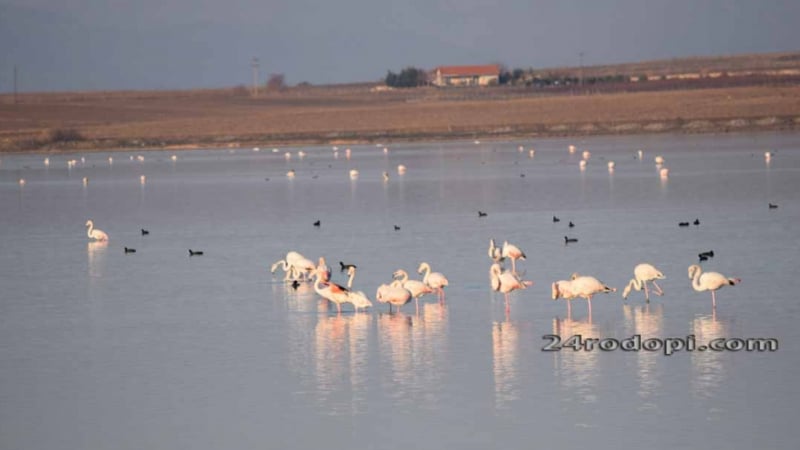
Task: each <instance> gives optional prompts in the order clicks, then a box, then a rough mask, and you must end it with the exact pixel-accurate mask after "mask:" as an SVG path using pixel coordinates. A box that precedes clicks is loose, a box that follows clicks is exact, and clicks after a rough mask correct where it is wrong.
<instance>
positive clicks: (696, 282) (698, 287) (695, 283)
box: [692, 268, 705, 291]
mask: <svg viewBox="0 0 800 450" xmlns="http://www.w3.org/2000/svg"><path fill="white" fill-rule="evenodd" d="M702 273H703V271H702V270H701V269H700V268H697V269H695V271H694V274H693V275H692V288H693V289H694V290H695V291H704V290H705V289H704V287H703V285H702V284H700V275H701V274H702Z"/></svg>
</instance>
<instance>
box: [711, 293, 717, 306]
mask: <svg viewBox="0 0 800 450" xmlns="http://www.w3.org/2000/svg"><path fill="white" fill-rule="evenodd" d="M715 292H716V291H711V309H713V310H714V311H716V310H717V296H716V294H715Z"/></svg>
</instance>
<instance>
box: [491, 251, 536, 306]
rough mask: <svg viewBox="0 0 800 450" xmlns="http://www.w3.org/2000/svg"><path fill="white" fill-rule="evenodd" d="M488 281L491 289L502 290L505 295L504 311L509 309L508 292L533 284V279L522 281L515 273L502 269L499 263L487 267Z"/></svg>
mask: <svg viewBox="0 0 800 450" xmlns="http://www.w3.org/2000/svg"><path fill="white" fill-rule="evenodd" d="M489 281H490V282H491V286H492V290H495V291H498V292H502V293H503V295H504V296H505V300H506V312H508V311H509V309H510V307H509V304H508V294H509V293H510V292H512V291H516V290H517V289H527V288H528V286H533V281H524V280H522V279H520V278H519V277H518V276H517V274H515V273H513V272H509V271H507V270H505V271H504V270H503V269H502V268H501V267H500V264H499V263H494V264H492V266H491V267H490V268H489Z"/></svg>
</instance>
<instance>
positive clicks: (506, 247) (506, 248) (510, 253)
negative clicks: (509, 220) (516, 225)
mask: <svg viewBox="0 0 800 450" xmlns="http://www.w3.org/2000/svg"><path fill="white" fill-rule="evenodd" d="M501 254H502V255H503V258H510V259H511V271H512V272H513V273H517V264H516V262H517V260H518V259H521V260H523V261H524V260H525V252H523V251H522V250H520V249H519V247H517V246H516V245H514V244H509V243H508V241H503V250H502V252H501Z"/></svg>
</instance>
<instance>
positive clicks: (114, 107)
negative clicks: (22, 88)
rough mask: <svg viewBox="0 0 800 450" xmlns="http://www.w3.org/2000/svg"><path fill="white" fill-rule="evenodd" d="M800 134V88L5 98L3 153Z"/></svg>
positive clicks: (359, 88) (348, 89)
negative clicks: (767, 132) (604, 136)
mask: <svg viewBox="0 0 800 450" xmlns="http://www.w3.org/2000/svg"><path fill="white" fill-rule="evenodd" d="M797 129H800V85H796V84H791V83H790V84H785V83H784V84H769V85H760V86H728V87H717V88H701V89H679V90H671V91H644V92H642V91H636V92H625V91H624V90H621V91H616V92H594V93H592V92H585V91H584V92H581V93H575V92H569V93H563V92H562V93H558V94H557V95H556V94H552V93H547V92H540V91H533V90H530V89H519V88H505V87H494V88H488V89H487V88H484V89H479V88H475V89H455V90H437V89H434V88H417V89H411V90H396V91H389V92H372V91H371V90H370V86H364V85H354V86H342V87H327V88H304V89H299V88H298V89H289V90H286V91H283V92H277V93H261V94H260V95H258V96H255V97H254V96H251V95H248V93H247V92H244V91H243V90H241V89H239V90H236V89H225V90H203V91H173V92H91V93H61V94H24V95H19V96H17V99H16V103H15V102H14V99H13V97H12V96H11V95H2V96H0V151H29V150H34V151H35V150H40V151H59V150H76V149H81V150H89V149H109V148H142V147H148V148H149V147H157V148H163V147H173V148H196V147H226V146H230V147H234V146H251V145H259V146H266V145H271V146H272V145H287V144H327V143H343V142H353V143H355V142H390V141H411V140H443V139H465V138H466V139H473V138H480V139H489V138H498V139H502V138H518V137H526V138H528V137H530V138H535V137H544V136H566V135H597V134H640V133H708V132H731V131H754V130H797Z"/></svg>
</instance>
